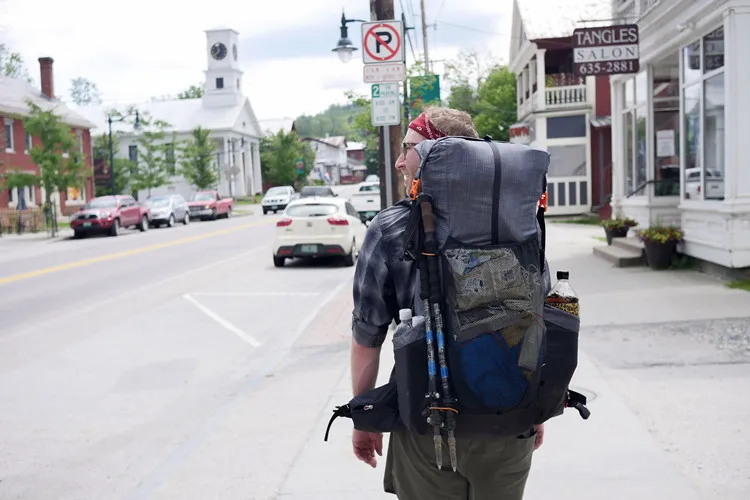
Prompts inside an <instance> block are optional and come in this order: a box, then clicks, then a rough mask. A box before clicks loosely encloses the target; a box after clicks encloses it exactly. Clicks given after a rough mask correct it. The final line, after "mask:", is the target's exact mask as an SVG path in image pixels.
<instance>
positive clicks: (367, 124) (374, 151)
mask: <svg viewBox="0 0 750 500" xmlns="http://www.w3.org/2000/svg"><path fill="white" fill-rule="evenodd" d="M346 97H347V99H349V101H350V102H351V103H352V104H353V105H354V106H356V107H357V108H359V109H361V110H362V111H360V112H359V113H358V114H357V115H355V116H354V120H353V122H352V133H351V136H350V137H351V139H352V140H355V141H357V142H362V143H364V144H365V166H366V167H367V173H368V174H377V173H378V147H379V143H380V141H379V136H378V129H377V127H374V126H373V125H372V112H371V110H372V108H371V102H372V101H371V99H370V97H369V96H366V95H362V94H355V93H354V92H351V91H348V92H346Z"/></svg>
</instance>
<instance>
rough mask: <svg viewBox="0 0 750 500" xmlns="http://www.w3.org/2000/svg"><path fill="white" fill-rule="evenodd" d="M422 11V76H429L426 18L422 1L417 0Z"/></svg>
mask: <svg viewBox="0 0 750 500" xmlns="http://www.w3.org/2000/svg"><path fill="white" fill-rule="evenodd" d="M419 6H420V8H421V9H422V44H423V45H424V74H425V75H429V74H430V56H429V55H428V53H427V17H426V16H425V12H424V0H419Z"/></svg>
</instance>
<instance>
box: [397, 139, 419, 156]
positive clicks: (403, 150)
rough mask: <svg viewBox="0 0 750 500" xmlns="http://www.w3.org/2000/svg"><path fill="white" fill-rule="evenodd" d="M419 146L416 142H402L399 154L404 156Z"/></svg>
mask: <svg viewBox="0 0 750 500" xmlns="http://www.w3.org/2000/svg"><path fill="white" fill-rule="evenodd" d="M417 144H419V143H418V142H402V143H401V154H402V155H404V156H406V153H408V152H409V150H410V149H413V148H414V146H416V145H417Z"/></svg>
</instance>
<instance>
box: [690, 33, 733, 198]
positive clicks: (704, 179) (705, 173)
mask: <svg viewBox="0 0 750 500" xmlns="http://www.w3.org/2000/svg"><path fill="white" fill-rule="evenodd" d="M682 67H683V68H682V85H683V91H682V92H683V103H682V113H683V116H684V119H683V126H684V133H683V135H684V139H683V150H684V151H685V155H684V161H685V175H684V179H685V187H684V190H685V198H687V199H691V200H723V199H724V192H725V189H724V188H725V186H724V179H725V160H726V157H725V153H726V151H725V142H724V132H725V125H724V120H725V112H724V107H725V95H724V83H725V82H724V28H723V27H720V28H718V29H716V30H714V31H712V32H711V33H709V34H708V35H706V36H704V37H703V38H701V39H700V40H696V41H695V42H693V43H691V44H690V45H688V46H686V47H683V49H682Z"/></svg>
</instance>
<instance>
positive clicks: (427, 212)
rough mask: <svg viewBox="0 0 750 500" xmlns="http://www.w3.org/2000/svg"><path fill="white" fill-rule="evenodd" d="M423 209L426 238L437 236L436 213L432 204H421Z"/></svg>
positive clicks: (425, 202)
mask: <svg viewBox="0 0 750 500" xmlns="http://www.w3.org/2000/svg"><path fill="white" fill-rule="evenodd" d="M420 206H421V209H422V227H424V232H425V236H426V235H427V234H435V213H434V212H433V211H432V203H430V202H429V201H423V202H421V203H420Z"/></svg>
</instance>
